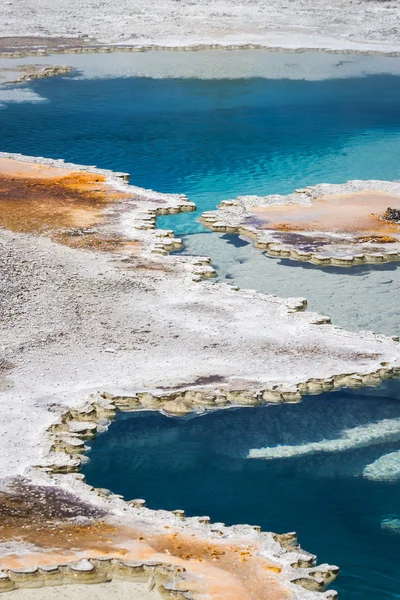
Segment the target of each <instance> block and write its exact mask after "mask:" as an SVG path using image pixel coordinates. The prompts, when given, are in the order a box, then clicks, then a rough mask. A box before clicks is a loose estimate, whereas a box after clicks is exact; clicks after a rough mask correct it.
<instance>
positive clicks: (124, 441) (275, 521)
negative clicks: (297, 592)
mask: <svg viewBox="0 0 400 600" xmlns="http://www.w3.org/2000/svg"><path fill="white" fill-rule="evenodd" d="M356 428H357V429H356ZM349 437H350V439H351V442H350V443H349V442H348V441H347V440H348V439H349ZM310 443H313V444H314V445H313V447H312V448H310V446H309V444H310ZM90 445H91V446H92V450H91V452H90V458H91V462H90V463H89V464H88V465H86V466H85V468H84V473H85V474H86V477H87V480H88V483H90V484H91V485H94V486H99V487H107V488H110V489H112V490H113V491H114V492H115V493H121V494H123V495H124V496H125V498H126V499H131V498H137V497H140V498H141V497H143V498H146V500H147V504H148V506H150V507H151V508H164V509H176V508H184V509H185V510H186V513H187V514H189V515H203V514H205V515H210V516H211V518H212V520H214V521H223V522H225V523H227V524H232V523H247V522H249V523H251V524H258V525H261V526H262V527H263V529H265V530H272V531H278V532H285V531H293V530H294V531H297V532H298V536H299V540H300V542H301V544H302V546H303V547H304V548H305V549H308V550H309V551H312V552H314V553H317V554H318V559H319V561H320V562H321V561H324V562H325V561H326V562H329V563H336V564H338V565H340V567H341V572H342V574H341V576H340V578H339V580H338V581H337V582H335V584H334V586H333V587H334V588H335V589H338V590H339V592H340V598H341V600H350V599H351V600H356V599H357V600H358V599H359V600H378V598H379V600H389V599H390V600H393V599H394V598H399V597H400V563H399V556H400V520H399V521H398V522H396V517H397V518H398V519H400V456H399V457H398V458H397V462H396V460H392V461H391V466H390V468H389V467H388V466H386V467H385V466H384V467H382V468H377V469H375V472H374V477H375V479H367V478H366V474H367V473H368V467H367V465H377V463H376V461H377V459H379V458H381V457H382V456H387V455H388V454H390V455H392V453H394V452H396V451H400V384H399V382H390V383H389V384H386V385H385V386H382V387H381V388H380V390H378V391H374V390H372V391H371V390H366V391H363V392H354V391H352V392H350V391H347V392H345V391H341V392H336V393H331V394H325V395H322V396H318V397H308V398H306V399H305V400H304V401H303V402H302V403H301V404H298V405H278V406H269V407H259V408H242V409H234V410H225V411H218V412H215V413H208V414H205V415H204V416H198V417H195V418H184V419H182V418H170V417H166V416H163V415H161V414H159V413H156V412H143V413H125V414H119V415H118V418H117V420H116V422H115V423H113V424H112V425H111V426H110V428H109V430H108V431H107V432H106V433H105V434H102V435H100V436H99V437H98V439H96V440H95V441H93V442H91V443H90ZM249 452H250V454H253V455H254V454H257V452H258V453H259V454H260V453H261V455H262V456H263V457H264V458H249ZM277 452H278V454H280V456H275V457H274V453H277ZM285 453H289V454H291V456H289V457H287V458H283V457H282V456H283V455H284V454H285ZM268 457H269V460H266V458H268ZM370 472H371V471H370ZM396 473H397V476H396ZM370 477H371V475H370ZM391 478H393V480H392V479H391Z"/></svg>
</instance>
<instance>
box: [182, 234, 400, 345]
mask: <svg viewBox="0 0 400 600" xmlns="http://www.w3.org/2000/svg"><path fill="white" fill-rule="evenodd" d="M184 243H185V250H184V252H185V253H186V254H199V255H204V254H206V255H207V256H211V258H212V261H213V265H214V267H215V269H216V270H217V273H218V278H217V281H222V282H225V283H232V284H235V285H238V286H240V287H241V288H255V289H257V290H259V291H260V292H264V293H266V294H276V295H277V296H281V297H286V298H289V297H304V298H307V300H308V309H309V310H312V311H314V312H317V313H318V314H324V315H329V316H330V317H331V318H332V322H333V323H334V324H335V325H340V326H341V327H344V328H345V329H349V330H353V331H360V330H371V331H374V332H376V333H384V334H386V335H397V336H400V315H399V306H398V301H397V299H398V298H400V264H399V263H384V264H382V265H375V266H372V265H360V266H359V267H352V268H351V269H346V268H340V267H338V268H335V267H326V268H322V269H321V268H320V267H317V266H315V265H313V264H311V263H302V262H296V261H292V260H288V259H281V258H272V257H271V256H268V255H267V254H266V253H264V252H260V250H257V249H256V248H254V246H253V245H252V244H251V243H250V242H248V241H246V240H243V239H241V238H239V237H238V236H235V235H221V234H208V233H195V234H191V235H186V236H184Z"/></svg>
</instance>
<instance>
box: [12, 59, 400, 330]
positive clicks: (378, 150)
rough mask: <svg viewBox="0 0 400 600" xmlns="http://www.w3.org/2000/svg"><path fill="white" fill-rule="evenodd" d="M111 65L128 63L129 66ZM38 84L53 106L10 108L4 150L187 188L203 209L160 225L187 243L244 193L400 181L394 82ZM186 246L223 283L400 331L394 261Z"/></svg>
mask: <svg viewBox="0 0 400 600" xmlns="http://www.w3.org/2000/svg"><path fill="white" fill-rule="evenodd" d="M224 56H226V55H224ZM67 58H68V57H66V59H65V60H67ZM112 58H113V60H114V61H116V66H115V68H117V65H118V57H117V56H115V57H114V56H113V57H112ZM123 59H124V60H125V61H126V60H127V58H126V55H123ZM110 60H111V59H110ZM121 60H122V59H121ZM171 60H172V59H171ZM188 60H189V59H188ZM224 60H227V59H226V58H224ZM269 60H270V57H269ZM319 60H322V59H321V55H319ZM327 60H328V59H327ZM347 60H351V57H350V58H349V57H346V61H347ZM392 60H393V59H392ZM288 61H289V62H290V63H292V62H293V61H294V57H293V55H289V58H288ZM339 64H340V61H339V62H338V65H339ZM29 89H30V90H31V91H32V92H34V93H35V94H36V95H37V96H38V97H41V98H44V99H47V101H45V102H38V103H33V104H23V103H22V104H21V103H20V104H18V103H10V104H9V105H8V106H7V108H6V109H4V110H0V133H1V147H2V149H5V150H8V151H15V152H22V153H25V154H33V155H41V156H48V157H62V158H64V159H66V160H71V161H74V162H79V163H84V164H88V163H89V164H96V165H98V166H100V167H107V168H111V169H116V170H125V171H128V172H130V173H131V175H132V182H133V183H135V184H137V185H140V186H143V187H150V188H153V189H156V190H160V191H164V192H183V193H186V194H187V195H188V196H189V198H190V199H191V200H194V201H195V202H196V203H197V205H198V208H199V212H198V213H196V214H188V213H185V214H183V215H178V216H174V217H164V218H161V219H159V226H161V227H168V228H173V229H174V230H175V231H176V232H177V233H178V234H193V233H196V232H204V231H205V230H204V229H203V228H202V226H201V225H200V224H199V223H198V222H197V221H196V219H197V218H198V216H199V213H201V212H202V211H204V210H208V209H212V208H214V207H215V206H216V204H217V203H218V202H219V201H220V200H222V199H224V198H228V197H233V196H237V195H239V194H247V193H252V194H268V193H273V192H278V193H288V192H290V191H292V190H293V189H294V188H296V187H301V186H303V185H311V184H314V183H318V182H322V181H327V182H344V181H346V180H348V179H350V178H353V179H354V178H378V179H396V178H398V177H399V162H398V149H399V146H400V102H399V98H400V77H398V76H395V75H371V76H364V77H361V76H360V77H357V78H356V77H353V78H349V79H332V80H322V81H307V80H290V79H262V78H253V79H235V80H226V79H214V80H204V79H194V78H192V79H151V78H145V77H142V78H137V77H121V78H112V79H102V78H100V79H88V80H85V79H74V78H73V77H65V78H56V79H48V80H40V81H36V82H32V83H31V84H29ZM377 91H379V93H377ZM185 241H186V244H187V251H188V252H189V253H190V252H196V253H199V254H206V255H211V256H212V258H213V260H214V261H215V263H216V266H217V268H218V269H219V275H220V278H222V279H225V278H227V279H229V280H230V281H231V282H232V283H237V284H238V285H240V286H246V287H251V288H256V289H259V290H261V291H264V292H267V293H275V294H278V295H281V296H293V295H295V296H299V295H301V296H306V297H307V298H308V300H309V305H310V307H311V308H312V309H314V310H316V311H318V312H320V313H325V314H329V315H330V316H331V317H332V319H333V322H334V323H336V324H338V325H341V326H344V327H348V328H351V329H372V330H373V331H376V332H382V333H386V334H397V333H398V332H399V329H400V320H399V318H398V315H397V297H398V290H399V289H400V269H399V268H397V265H390V266H388V267H384V268H380V267H379V268H374V267H372V268H370V267H368V268H367V269H364V268H360V269H358V270H357V269H352V270H351V271H348V270H345V271H342V272H340V270H336V273H339V275H333V272H332V270H329V273H328V271H327V270H326V271H325V272H324V271H323V270H316V269H312V268H309V265H300V266H299V265H296V264H295V263H293V262H291V261H275V260H274V259H265V258H264V257H263V256H262V255H261V254H260V253H257V252H252V251H251V248H249V247H248V248H246V247H244V246H243V247H239V246H238V247H237V248H236V249H235V252H234V253H233V252H232V253H231V254H230V255H228V250H232V249H233V246H232V245H229V246H228V245H227V244H224V245H223V244H218V242H219V237H218V236H216V235H207V236H206V235H204V236H196V235H194V236H192V235H188V236H187V237H186V240H185ZM386 271H387V272H386ZM342 273H343V276H342ZM355 274H357V277H356V276H355Z"/></svg>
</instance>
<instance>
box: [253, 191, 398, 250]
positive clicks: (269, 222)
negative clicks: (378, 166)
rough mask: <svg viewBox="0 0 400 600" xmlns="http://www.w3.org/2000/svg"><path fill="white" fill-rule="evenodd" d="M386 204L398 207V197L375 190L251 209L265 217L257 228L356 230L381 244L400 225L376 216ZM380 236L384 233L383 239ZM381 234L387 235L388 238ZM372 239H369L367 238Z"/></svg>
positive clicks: (334, 231)
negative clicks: (304, 202)
mask: <svg viewBox="0 0 400 600" xmlns="http://www.w3.org/2000/svg"><path fill="white" fill-rule="evenodd" d="M388 206H393V207H395V208H400V196H398V195H394V194H386V193H383V192H378V191H362V192H354V193H351V194H338V195H336V194H327V195H325V196H322V197H321V198H317V199H316V200H315V201H314V203H313V204H311V205H310V204H305V205H304V204H303V205H299V204H286V205H283V206H282V205H271V206H255V207H253V208H252V209H251V210H252V212H254V213H256V214H257V216H258V217H261V218H263V219H265V224H264V225H262V227H261V229H271V230H278V231H319V232H322V231H323V232H332V233H352V232H360V233H365V234H369V235H371V236H374V235H375V236H377V237H375V240H379V241H382V242H384V243H390V241H397V239H396V238H391V239H390V235H391V234H393V233H398V234H399V233H400V225H397V224H395V223H388V222H385V221H382V220H381V219H380V215H382V214H383V213H384V212H385V210H386V209H387V207H388ZM380 236H384V238H383V240H381V239H380ZM385 236H389V239H387V237H386V238H385ZM371 241H372V240H371Z"/></svg>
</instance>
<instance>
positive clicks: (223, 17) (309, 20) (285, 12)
mask: <svg viewBox="0 0 400 600" xmlns="http://www.w3.org/2000/svg"><path fill="white" fill-rule="evenodd" d="M399 21H400V13H399V10H398V2H397V1H396V0H353V1H350V2H349V1H347V0H333V1H331V2H328V1H327V0H312V1H310V0H287V1H286V2H279V1H278V0H270V1H269V2H263V1H262V0H247V1H245V2H242V1H241V2H239V1H238V0H203V1H202V2H201V3H199V2H192V1H188V0H186V1H184V2H181V1H179V2H177V1H176V0H162V1H160V0H158V1H156V2H152V3H144V2H143V0H133V1H132V0H121V1H120V2H118V3H116V2H113V1H112V0H105V1H103V2H99V1H98V0H85V2H81V1H80V0H69V2H64V1H63V0H40V2H35V3H32V2H29V1H28V0H18V1H14V2H4V3H3V4H2V6H1V8H0V23H1V25H0V38H1V37H2V38H4V39H3V41H1V39H0V46H1V47H3V48H7V47H11V46H13V45H19V46H21V44H22V45H23V46H24V45H26V46H30V45H37V44H38V39H37V38H38V37H41V38H43V40H42V42H41V43H42V44H43V45H45V46H49V47H51V46H54V42H53V41H51V39H49V38H52V37H56V38H59V40H58V41H57V42H56V45H63V44H67V45H69V44H71V45H76V43H77V41H76V38H78V40H79V45H85V44H87V43H96V42H104V43H126V44H141V43H145V44H148V43H151V44H172V45H185V44H195V43H232V44H243V43H260V44H263V45H266V46H278V47H280V46H283V47H293V48H298V47H316V48H319V47H322V48H323V47H330V48H356V47H360V48H365V49H367V48H369V49H378V50H379V49H384V50H389V49H390V48H394V47H396V48H397V49H399V48H400V43H399ZM14 36H19V37H22V38H24V39H23V40H16V41H15V42H13V41H12V40H10V38H12V37H14ZM35 38H36V39H35ZM69 38H75V41H74V40H71V39H69Z"/></svg>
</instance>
